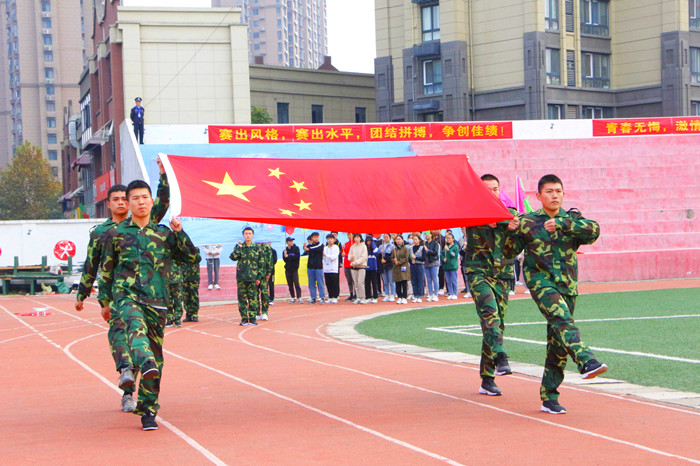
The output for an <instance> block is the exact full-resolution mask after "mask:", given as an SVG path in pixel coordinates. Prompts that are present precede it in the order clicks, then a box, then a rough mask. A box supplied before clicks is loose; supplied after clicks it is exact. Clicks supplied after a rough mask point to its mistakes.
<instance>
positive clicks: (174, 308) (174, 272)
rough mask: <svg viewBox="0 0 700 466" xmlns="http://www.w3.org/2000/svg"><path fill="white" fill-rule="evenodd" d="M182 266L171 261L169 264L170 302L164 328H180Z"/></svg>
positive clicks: (182, 295) (182, 302)
mask: <svg viewBox="0 0 700 466" xmlns="http://www.w3.org/2000/svg"><path fill="white" fill-rule="evenodd" d="M183 268H184V264H183V263H181V262H180V261H175V260H174V261H172V263H171V264H170V284H169V286H170V302H169V303H168V312H167V314H166V315H165V318H166V322H165V326H166V327H172V326H173V325H174V326H176V327H181V326H182V323H181V319H182V307H183V305H184V290H183V288H184V287H183V284H182V280H183V279H182V269H183Z"/></svg>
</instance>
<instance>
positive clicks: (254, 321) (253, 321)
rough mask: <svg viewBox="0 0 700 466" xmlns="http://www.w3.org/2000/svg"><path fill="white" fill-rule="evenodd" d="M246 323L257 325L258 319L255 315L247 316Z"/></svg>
mask: <svg viewBox="0 0 700 466" xmlns="http://www.w3.org/2000/svg"><path fill="white" fill-rule="evenodd" d="M248 325H258V320H257V319H256V318H255V316H253V317H250V318H248Z"/></svg>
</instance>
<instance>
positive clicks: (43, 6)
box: [41, 2, 51, 12]
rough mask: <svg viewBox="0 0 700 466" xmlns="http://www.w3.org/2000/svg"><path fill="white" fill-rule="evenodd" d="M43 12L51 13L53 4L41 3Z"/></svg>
mask: <svg viewBox="0 0 700 466" xmlns="http://www.w3.org/2000/svg"><path fill="white" fill-rule="evenodd" d="M41 11H46V12H49V11H51V3H49V2H41Z"/></svg>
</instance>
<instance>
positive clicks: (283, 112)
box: [277, 102, 289, 123]
mask: <svg viewBox="0 0 700 466" xmlns="http://www.w3.org/2000/svg"><path fill="white" fill-rule="evenodd" d="M277 123H289V104H288V103H287V102H277Z"/></svg>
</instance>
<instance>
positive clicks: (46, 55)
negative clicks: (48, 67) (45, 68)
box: [44, 52, 53, 62]
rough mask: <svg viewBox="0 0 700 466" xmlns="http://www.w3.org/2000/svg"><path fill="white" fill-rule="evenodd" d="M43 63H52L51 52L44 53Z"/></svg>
mask: <svg viewBox="0 0 700 466" xmlns="http://www.w3.org/2000/svg"><path fill="white" fill-rule="evenodd" d="M44 61H45V62H53V52H44Z"/></svg>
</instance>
